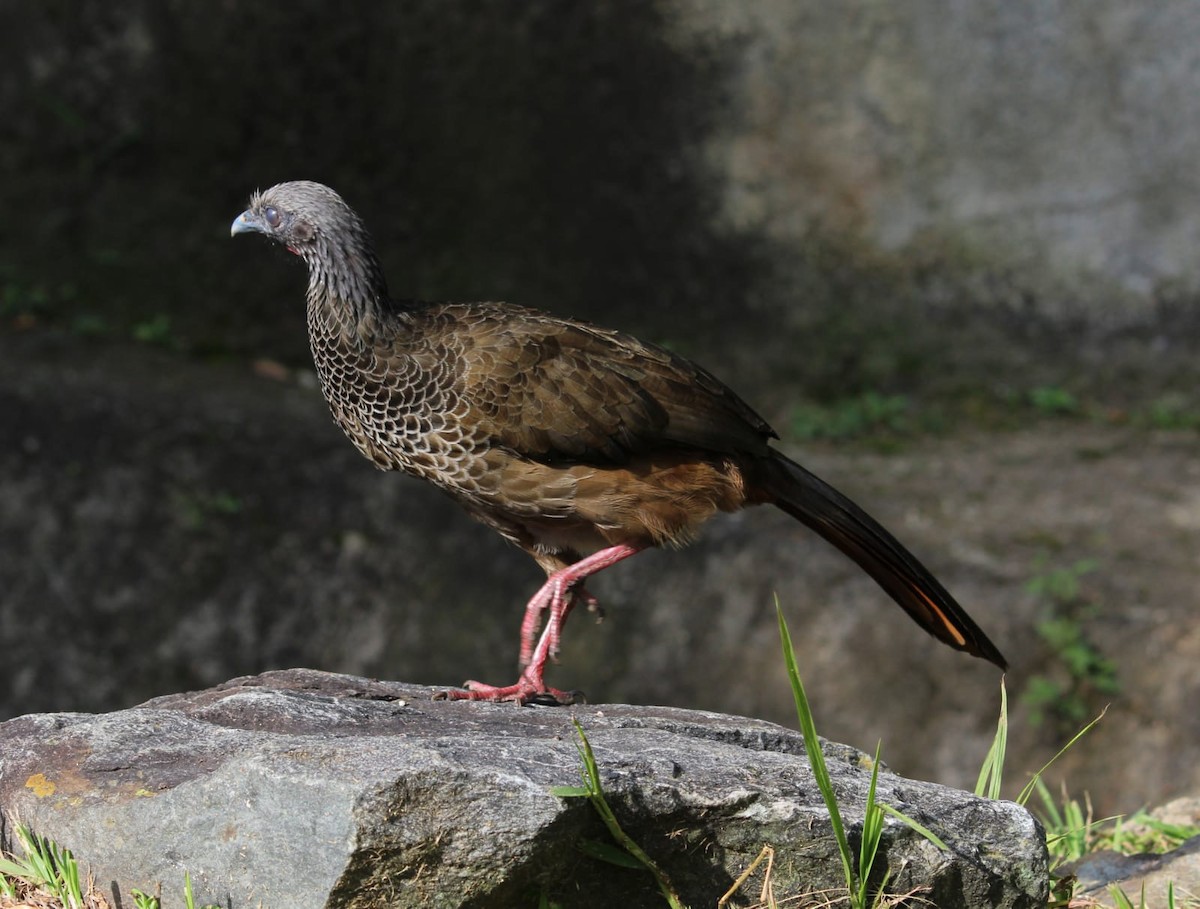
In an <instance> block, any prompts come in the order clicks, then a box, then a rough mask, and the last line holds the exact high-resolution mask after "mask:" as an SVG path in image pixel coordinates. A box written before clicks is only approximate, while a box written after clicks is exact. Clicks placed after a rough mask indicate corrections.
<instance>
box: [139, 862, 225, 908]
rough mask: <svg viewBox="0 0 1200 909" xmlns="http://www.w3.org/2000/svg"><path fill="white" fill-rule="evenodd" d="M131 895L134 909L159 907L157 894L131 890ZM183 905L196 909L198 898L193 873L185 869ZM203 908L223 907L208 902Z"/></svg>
mask: <svg viewBox="0 0 1200 909" xmlns="http://www.w3.org/2000/svg"><path fill="white" fill-rule="evenodd" d="M130 895H131V896H132V897H133V905H134V909H159V907H160V900H159V898H158V897H157V896H151V895H150V894H148V893H144V892H142V891H141V890H137V889H134V890H131V891H130ZM183 905H184V909H196V898H195V896H193V895H192V875H191V874H190V873H189V872H187V871H185V872H183ZM201 909H221V907H220V906H218V905H216V904H215V903H208V904H206V905H204V906H202V907H201Z"/></svg>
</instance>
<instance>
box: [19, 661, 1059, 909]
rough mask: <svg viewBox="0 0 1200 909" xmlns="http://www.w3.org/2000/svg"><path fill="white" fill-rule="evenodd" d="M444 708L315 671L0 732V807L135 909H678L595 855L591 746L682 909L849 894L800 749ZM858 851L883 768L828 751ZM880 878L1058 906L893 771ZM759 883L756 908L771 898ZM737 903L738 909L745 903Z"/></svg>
mask: <svg viewBox="0 0 1200 909" xmlns="http://www.w3.org/2000/svg"><path fill="white" fill-rule="evenodd" d="M430 693H431V689H428V688H422V687H416V686H412V685H406V684H401V683H391V682H376V681H369V680H367V679H362V678H356V677H352V676H344V675H332V674H327V673H320V672H315V671H311V670H290V671H281V672H271V673H266V674H264V675H261V676H255V677H247V678H241V679H235V680H233V681H231V682H228V683H226V684H224V685H221V686H218V687H216V688H212V689H209V690H206V691H201V692H194V693H190V694H180V695H172V696H168V697H162V698H157V699H155V700H152V701H149V702H147V703H145V704H143V705H141V706H139V707H135V708H131V709H129V710H123V711H119V712H116V713H111V714H103V715H91V714H42V715H30V716H24V717H19V718H17V719H14V720H10V721H9V722H7V723H4V724H2V725H0V806H2V807H3V809H4V810H5V812H8V813H12V812H15V813H16V814H17V815H18V816H19V817H20V818H21V819H22V820H23V821H25V822H26V823H28V824H30V825H31V826H32V827H33V828H34V829H35V830H37V831H38V832H40V833H43V834H46V835H48V836H50V837H51V838H53V839H55V840H56V841H58V842H60V843H61V844H63V845H65V846H67V847H69V848H70V849H72V850H73V851H74V852H75V854H76V856H77V857H78V858H80V859H81V860H83V861H84V862H86V863H87V864H88V865H89V866H90V868H91V870H92V871H93V872H94V873H95V875H96V880H97V884H98V886H99V887H100V889H101V890H103V891H106V892H109V893H111V894H112V895H113V896H114V898H115V899H116V902H117V905H118V906H121V905H126V906H127V905H129V897H128V894H129V891H130V888H132V887H138V888H141V889H147V888H150V887H152V886H153V885H154V884H155V883H156V882H161V883H162V884H163V892H164V897H165V902H164V905H165V906H166V907H167V909H171V905H172V904H171V896H172V895H173V894H175V893H178V892H179V890H180V885H181V883H182V879H183V875H184V871H185V870H186V871H188V872H190V874H191V876H192V879H193V882H194V886H195V890H196V895H197V898H198V901H211V902H218V903H219V904H220V905H222V906H229V907H233V909H243V907H253V906H259V905H261V906H263V907H267V909H272V907H274V909H279V907H286V909H307V907H335V906H336V907H347V909H348V907H368V906H370V907H380V906H395V907H401V906H489V907H491V906H501V907H503V906H535V905H537V901H538V898H539V894H541V893H545V894H546V895H547V896H549V897H550V898H551V899H556V900H559V901H561V903H562V904H563V905H570V906H582V907H589V906H596V907H600V906H613V905H624V906H661V905H663V903H662V897H661V895H660V894H659V893H658V892H657V890H656V887H655V885H654V882H653V880H652V878H651V876H650V875H649V874H647V873H645V872H643V871H639V870H632V869H625V868H621V867H617V866H614V865H611V864H608V863H606V862H602V861H599V860H597V859H595V858H592V857H590V856H589V855H588V854H587V853H585V852H584V851H581V846H582V847H583V848H586V844H587V842H588V841H600V842H606V841H609V838H608V835H607V833H606V831H605V829H604V827H603V826H602V823H601V821H600V820H599V818H598V816H597V814H596V813H595V811H594V810H593V808H592V806H591V805H589V803H588V802H587V801H586V800H584V799H581V798H571V799H563V798H558V797H556V796H555V795H553V794H552V793H551V787H554V786H561V785H577V784H578V783H579V780H580V776H579V771H580V760H579V756H578V753H577V751H576V745H575V741H574V732H573V726H572V722H571V721H572V719H578V720H579V722H580V723H581V724H582V725H583V727H584V728H585V729H586V731H587V734H588V737H589V739H590V741H591V743H592V746H593V748H594V749H595V753H596V756H597V761H598V763H599V766H600V772H601V775H602V779H603V785H604V789H605V792H606V794H607V796H608V798H609V800H610V803H611V804H612V806H613V808H614V810H615V812H616V814H617V816H618V818H619V819H620V822H621V824H622V825H623V827H624V829H625V830H626V832H627V833H628V834H629V835H630V836H631V837H632V838H633V839H634V841H635V842H637V843H638V844H639V845H640V846H641V847H642V848H644V849H645V850H646V852H647V853H649V854H650V855H651V856H652V857H653V858H654V859H655V860H656V861H658V862H659V863H660V864H661V865H662V867H663V868H664V869H665V871H666V873H667V874H668V875H670V877H671V879H672V880H673V881H674V883H675V885H676V887H677V888H678V890H679V892H680V893H681V895H682V896H683V898H684V900H685V902H686V903H687V904H689V905H691V906H711V905H714V903H715V902H716V900H717V899H718V898H719V897H720V895H721V894H722V893H723V892H724V891H725V890H726V889H727V888H728V887H729V886H730V885H731V884H732V882H733V881H734V880H735V879H736V878H737V876H738V874H739V873H740V872H741V871H742V870H743V869H745V868H746V867H748V866H749V865H750V863H751V862H752V861H753V860H754V859H755V857H756V856H757V855H758V854H759V852H760V851H761V850H762V848H763V846H766V845H771V846H772V847H773V848H774V850H775V862H774V865H773V870H772V880H773V884H774V892H775V896H776V898H777V899H780V900H782V899H784V898H787V897H793V896H797V895H799V894H803V893H813V892H816V891H830V890H831V891H837V890H838V888H839V887H841V878H842V871H841V867H840V864H839V862H838V859H837V857H836V851H835V847H834V843H833V839H832V836H831V832H830V827H829V822H828V815H827V813H826V811H825V809H824V807H823V804H822V802H821V800H820V796H819V793H818V792H817V789H816V787H815V785H814V784H813V778H812V774H811V772H810V770H809V767H808V764H807V762H806V759H805V757H804V745H803V740H802V737H801V736H800V735H799V734H798V733H796V732H793V731H790V730H787V729H784V728H782V727H779V726H775V725H773V724H770V723H766V722H763V721H759V720H749V719H743V718H738V717H731V716H724V715H721V714H715V713H703V712H697V711H686V710H678V709H672V708H657V707H629V706H624V705H603V706H577V707H574V708H570V709H535V708H526V709H520V708H516V707H512V706H508V705H487V704H471V703H453V702H435V701H433V700H431V699H430ZM824 750H825V754H826V757H827V759H828V760H829V762H830V771H831V775H832V778H833V781H834V786H835V788H836V790H837V792H838V795H839V798H840V800H841V802H842V804H843V806H844V813H845V816H846V822H847V824H848V825H850V829H849V835H850V836H851V838H852V839H854V838H855V837H856V836H857V831H858V829H859V828H858V827H857V826H856V825H857V824H859V823H860V822H861V806H862V804H863V801H864V798H865V793H866V788H867V785H868V781H869V777H870V771H869V759H867V757H866V756H865V755H863V754H862V753H861V752H858V751H856V750H854V749H851V748H849V747H847V746H843V745H836V744H831V743H824ZM879 797H880V799H881V800H882V801H884V802H886V803H888V804H890V805H893V806H895V807H896V808H898V809H899V810H901V811H903V812H905V813H906V814H908V815H909V816H910V817H913V818H915V819H917V820H918V821H920V822H921V823H923V824H925V825H926V826H928V827H929V828H931V829H933V830H934V831H935V832H936V833H937V834H938V835H939V836H940V837H941V838H942V839H943V840H944V841H945V842H946V843H947V844H948V846H949V849H950V851H949V852H946V853H943V852H941V851H939V850H938V849H937V848H936V847H934V846H933V845H932V844H931V843H929V842H928V841H927V840H925V839H923V838H922V837H921V836H919V835H918V834H916V833H915V832H913V831H912V830H911V829H910V828H909V827H907V826H906V825H904V824H902V823H900V822H899V821H896V820H894V819H891V818H889V819H888V821H887V824H886V827H885V832H884V842H883V849H882V854H881V857H880V858H879V859H878V860H877V865H876V869H875V871H876V873H877V874H882V873H883V872H885V871H886V872H888V873H889V875H890V878H889V889H891V890H893V891H896V892H902V893H904V892H909V891H917V892H919V893H920V894H921V895H922V896H923V897H924V898H926V899H928V900H931V901H932V902H933V903H934V904H936V905H938V906H942V907H951V906H1005V907H1009V906H1011V907H1026V906H1028V907H1033V906H1040V905H1044V904H1045V900H1046V886H1047V881H1048V875H1047V866H1046V863H1047V856H1046V849H1045V844H1044V840H1043V834H1042V831H1041V829H1040V827H1039V826H1038V824H1037V823H1036V821H1034V820H1033V818H1032V817H1031V816H1030V815H1029V814H1028V813H1027V812H1026V811H1025V810H1024V809H1023V808H1021V807H1019V806H1017V805H1015V804H1012V803H1009V802H993V801H987V800H984V799H979V798H976V797H974V796H972V795H969V794H967V793H965V792H960V791H956V790H953V789H948V788H945V787H942V786H937V785H934V784H931V783H923V782H915V781H911V780H906V779H902V778H900V777H896V776H894V775H892V774H890V773H887V772H884V773H881V774H880V778H879ZM761 883H762V878H761V869H760V871H759V872H758V873H757V874H756V875H755V876H754V877H753V878H752V879H751V881H750V882H749V884H748V885H747V887H746V890H745V891H744V892H745V893H746V894H747V896H746V898H745V899H744V900H743V901H742V902H741V903H740V904H741V905H746V904H747V903H749V902H753V899H752V898H751V896H750V895H749V894H751V893H754V894H756V893H757V890H758V888H759V887H761ZM738 904H739V903H737V902H736V901H735V903H734V905H738Z"/></svg>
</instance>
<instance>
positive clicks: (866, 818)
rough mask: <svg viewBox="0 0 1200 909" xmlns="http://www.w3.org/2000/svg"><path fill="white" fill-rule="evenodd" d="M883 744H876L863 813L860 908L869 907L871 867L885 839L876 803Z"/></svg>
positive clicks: (860, 847) (859, 872) (859, 877)
mask: <svg viewBox="0 0 1200 909" xmlns="http://www.w3.org/2000/svg"><path fill="white" fill-rule="evenodd" d="M882 748H883V742H876V743H875V761H874V763H873V764H872V766H871V784H870V786H869V787H868V788H867V805H866V809H865V811H864V812H863V825H862V838H861V839H860V840H859V844H858V846H859V848H858V901H857V905H859V906H869V905H871V903H870V902H869V901H868V900H867V888H868V886H869V884H870V880H871V866H872V865H874V864H875V856H876V854H877V853H878V852H879V841H880V839H881V838H882V837H883V809H882V808H881V807H880V806H879V805H878V804H876V802H875V785H876V783H877V782H878V780H879V752H880V750H881V749H882Z"/></svg>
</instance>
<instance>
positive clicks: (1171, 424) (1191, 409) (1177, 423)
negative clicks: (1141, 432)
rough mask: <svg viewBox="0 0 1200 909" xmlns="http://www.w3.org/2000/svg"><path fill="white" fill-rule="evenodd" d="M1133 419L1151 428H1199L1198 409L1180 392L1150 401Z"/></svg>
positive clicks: (1199, 414) (1199, 410)
mask: <svg viewBox="0 0 1200 909" xmlns="http://www.w3.org/2000/svg"><path fill="white" fill-rule="evenodd" d="M1135 419H1137V422H1139V423H1144V424H1147V425H1149V426H1150V427H1151V428H1152V429H1169V430H1188V429H1200V409H1197V407H1196V405H1195V404H1194V403H1192V402H1191V401H1190V400H1189V399H1188V398H1187V397H1185V396H1183V395H1180V394H1168V395H1163V396H1162V397H1161V398H1158V399H1157V400H1155V401H1152V402H1151V403H1150V405H1149V407H1147V408H1146V410H1145V412H1144V413H1139V414H1135Z"/></svg>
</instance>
